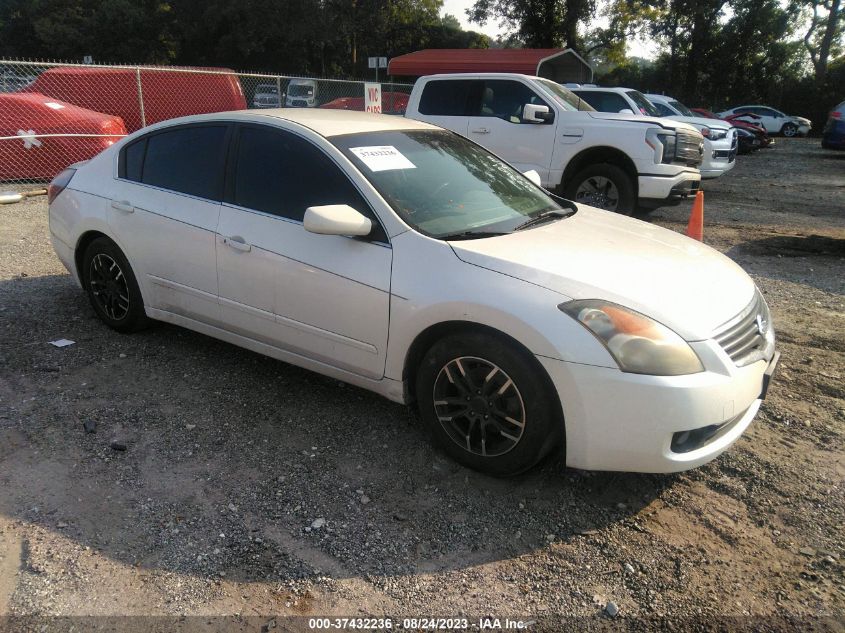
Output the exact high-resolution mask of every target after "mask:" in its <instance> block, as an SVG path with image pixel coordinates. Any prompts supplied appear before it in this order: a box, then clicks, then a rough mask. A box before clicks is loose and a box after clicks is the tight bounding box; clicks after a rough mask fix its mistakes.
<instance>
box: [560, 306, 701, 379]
mask: <svg viewBox="0 0 845 633" xmlns="http://www.w3.org/2000/svg"><path fill="white" fill-rule="evenodd" d="M558 308H560V310H562V311H563V312H565V313H566V314H568V315H569V316H571V317H572V318H573V319H575V320H576V321H578V322H579V323H580V324H581V325H583V326H584V327H585V328H587V329H588V330H590V332H592V334H593V335H594V336H595V337H596V338H597V339H599V341H601V342H602V344H603V345H604V346H605V347H606V348H607V351H608V352H610V355H611V356H613V358H614V360H615V361H616V363H617V364H618V365H619V369H621V370H622V371H624V372H628V373H632V374H649V375H652V376H681V375H685V374H696V373H698V372H701V371H704V366H703V365H702V364H701V360H699V358H698V356H697V355H696V353H695V352H694V351H693V349H692V348H691V347H690V346H689V344H688V343H687V342H686V341H685V340H684V339H682V338H681V337H680V336H678V335H677V334H675V332H673V331H672V330H670V329H669V328H667V327H666V326H665V325H661V324H660V323H658V322H657V321H655V320H653V319H650V318H649V317H647V316H645V315H644V314H640V313H639V312H636V311H634V310H630V309H628V308H624V307H622V306H620V305H617V304H615V303H610V302H609V301H601V300H599V299H584V300H577V301H569V302H567V303H561V304H560V305H559V306H558Z"/></svg>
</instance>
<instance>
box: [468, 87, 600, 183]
mask: <svg viewBox="0 0 845 633" xmlns="http://www.w3.org/2000/svg"><path fill="white" fill-rule="evenodd" d="M474 83H475V86H473V90H472V91H471V92H472V94H473V96H474V99H473V102H472V106H473V107H472V110H471V112H470V117H469V134H468V135H467V136H468V137H469V138H470V139H471V140H473V141H475V142H476V143H478V144H479V145H483V146H484V147H486V148H487V149H489V150H490V151H491V152H493V153H494V154H498V155H499V156H501V157H502V158H504V159H505V160H506V161H507V162H509V163H510V164H511V165H513V166H514V167H516V168H517V169H518V170H520V171H523V172H524V171H528V170H530V169H535V170H537V172H538V173H539V174H540V179H541V180H542V182H543V183H544V184H548V183H549V166H550V164H551V157H552V152H553V151H554V145H555V133H556V129H557V125H558V122H557V120H556V119H555V120H553V121H551V122H549V123H531V122H524V121H523V120H522V109H523V107H524V106H525V105H526V104H534V105H544V106H546V107H548V108H549V111H550V112H554V108H552V106H551V105H550V104H549V103H548V102H547V101H546V100H545V99H543V98H542V97H540V95H538V94H537V93H536V92H535V91H534V90H533V89H532V88H531V87H530V86H529V85H528V84H524V83H522V82H521V81H517V80H514V79H487V80H478V81H477V82H474ZM568 131H569V132H571V134H568V135H567V137H566V139H567V140H569V139H574V140H580V138H581V137H582V136H583V134H584V130H583V129H578V128H572V129H571V130H568Z"/></svg>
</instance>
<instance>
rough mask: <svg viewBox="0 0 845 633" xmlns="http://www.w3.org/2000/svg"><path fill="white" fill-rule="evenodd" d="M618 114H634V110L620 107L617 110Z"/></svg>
mask: <svg viewBox="0 0 845 633" xmlns="http://www.w3.org/2000/svg"><path fill="white" fill-rule="evenodd" d="M619 114H634V111H633V110H631V108H622V109H621V110H620V111H619Z"/></svg>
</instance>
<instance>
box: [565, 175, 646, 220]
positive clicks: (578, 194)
mask: <svg viewBox="0 0 845 633" xmlns="http://www.w3.org/2000/svg"><path fill="white" fill-rule="evenodd" d="M563 192H564V197H565V198H568V199H570V200H574V201H575V202H578V203H580V204H587V205H590V206H591V207H598V208H599V209H604V210H606V211H614V212H616V213H621V214H623V215H631V213H632V212H633V211H634V209H635V207H636V202H637V201H636V196H635V193H634V183H633V182H632V180H631V177H630V176H629V175H628V174H627V173H626V172H625V171H624V170H623V169H621V168H619V167H617V166H616V165H610V164H608V163H599V164H596V165H590V166H589V167H586V168H585V169H582V170H581V171H580V172H578V173H577V174H575V176H574V177H572V178H570V179H569V182H567V183H566V184H565V185H564V187H563Z"/></svg>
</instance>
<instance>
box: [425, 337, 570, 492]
mask: <svg viewBox="0 0 845 633" xmlns="http://www.w3.org/2000/svg"><path fill="white" fill-rule="evenodd" d="M542 372H543V369H542V367H541V366H540V365H539V364H538V363H537V361H536V359H534V358H532V357H531V356H530V355H529V354H527V353H526V352H524V351H523V350H520V349H518V348H517V346H515V345H513V344H512V343H509V342H508V341H506V340H505V339H500V338H498V337H495V336H491V335H487V334H483V333H466V334H456V335H452V336H449V337H447V338H445V339H443V340H441V341H440V342H438V343H437V344H435V345H434V346H433V347H432V348H431V349H430V350H429V351H428V353H427V354H426V355H425V357H424V358H423V361H422V365H421V366H420V368H419V371H418V373H417V382H416V393H417V400H418V404H419V409H420V414H421V415H422V418H423V419H424V420H425V422H426V423H427V425H428V426H429V428H430V429H431V431H432V434H433V435H434V438H435V439H436V441H437V442H438V444H439V445H440V446H441V447H442V448H443V449H444V450H445V451H446V453H448V454H449V455H450V456H451V457H452V458H453V459H455V460H456V461H458V462H460V463H461V464H463V465H465V466H468V467H469V468H473V469H475V470H478V471H481V472H484V473H487V474H490V475H495V476H500V477H505V476H510V475H515V474H518V473H520V472H523V471H525V470H528V469H529V468H531V467H532V466H534V465H535V464H536V463H537V462H539V461H540V460H541V459H542V458H543V457H545V456H546V455H547V454H548V452H549V451H550V450H551V449H552V448H553V447H554V446H555V445H556V444H558V443H559V442H560V439H561V438H562V436H563V421H562V420H561V419H560V407H559V404H558V399H557V394H556V393H555V392H554V390H553V389H552V387H551V385H550V383H549V381H548V379H547V378H545V377H543V376H541V373H542Z"/></svg>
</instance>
